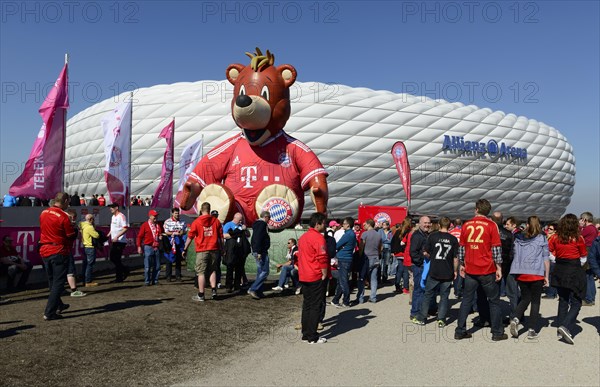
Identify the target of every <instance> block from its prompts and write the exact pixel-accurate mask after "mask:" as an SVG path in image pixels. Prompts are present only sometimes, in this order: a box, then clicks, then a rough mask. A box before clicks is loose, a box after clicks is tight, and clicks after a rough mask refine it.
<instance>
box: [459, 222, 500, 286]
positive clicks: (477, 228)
mask: <svg viewBox="0 0 600 387" xmlns="http://www.w3.org/2000/svg"><path fill="white" fill-rule="evenodd" d="M460 245H461V246H464V248H465V271H466V272H467V274H471V275H486V274H491V273H495V272H496V264H495V263H494V258H493V257H492V246H501V245H502V243H501V242H500V232H499V231H498V226H497V225H496V223H494V222H493V221H491V220H490V219H488V218H486V217H484V216H476V217H474V218H473V219H471V220H469V221H467V222H466V223H465V224H463V226H462V230H461V234H460Z"/></svg>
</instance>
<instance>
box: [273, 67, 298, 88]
mask: <svg viewBox="0 0 600 387" xmlns="http://www.w3.org/2000/svg"><path fill="white" fill-rule="evenodd" d="M277 71H278V72H279V74H281V78H283V83H285V87H287V88H289V87H290V86H292V85H293V84H294V82H296V76H297V75H298V73H296V69H295V68H294V66H292V65H289V64H284V65H281V66H279V67H277Z"/></svg>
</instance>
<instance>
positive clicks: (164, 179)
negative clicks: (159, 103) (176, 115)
mask: <svg viewBox="0 0 600 387" xmlns="http://www.w3.org/2000/svg"><path fill="white" fill-rule="evenodd" d="M174 135H175V119H173V121H171V123H169V125H167V126H165V127H164V128H163V130H162V131H161V132H160V134H159V135H158V138H164V139H166V140H167V149H165V154H164V156H163V164H162V171H161V173H160V183H158V187H157V188H156V191H155V192H154V198H153V199H152V203H151V204H150V206H151V207H158V208H170V207H171V202H172V200H173V161H174V160H173V140H174Z"/></svg>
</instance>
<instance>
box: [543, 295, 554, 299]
mask: <svg viewBox="0 0 600 387" xmlns="http://www.w3.org/2000/svg"><path fill="white" fill-rule="evenodd" d="M542 298H543V299H546V300H554V299H555V298H556V296H549V295H547V294H544V295H543V296H542Z"/></svg>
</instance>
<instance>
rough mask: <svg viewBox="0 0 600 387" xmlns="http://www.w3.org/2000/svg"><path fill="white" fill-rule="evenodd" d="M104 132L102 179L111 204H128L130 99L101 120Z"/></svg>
mask: <svg viewBox="0 0 600 387" xmlns="http://www.w3.org/2000/svg"><path fill="white" fill-rule="evenodd" d="M102 131H103V132H104V156H105V158H106V166H105V167H104V177H105V179H106V186H107V188H108V193H109V195H110V200H111V202H112V203H117V204H118V205H120V206H127V205H128V203H129V200H128V199H129V193H130V187H129V170H130V169H129V164H130V162H131V154H130V152H131V99H128V100H127V101H125V102H122V103H120V104H119V105H118V106H117V107H116V108H115V109H114V110H113V111H112V112H110V113H108V114H107V115H105V116H104V118H102Z"/></svg>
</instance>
